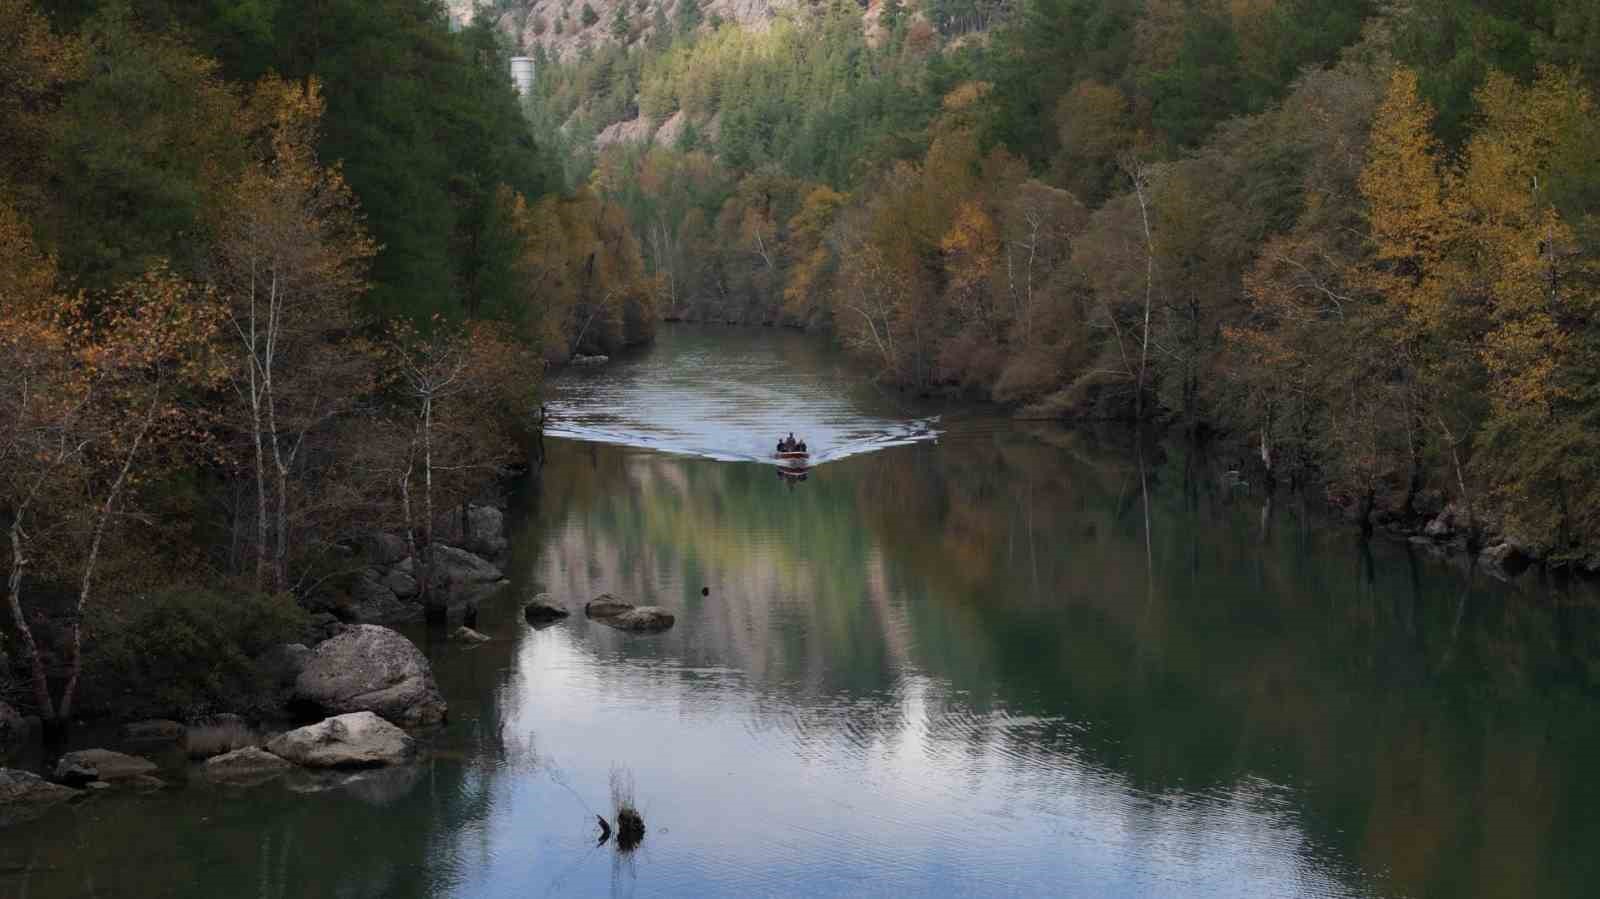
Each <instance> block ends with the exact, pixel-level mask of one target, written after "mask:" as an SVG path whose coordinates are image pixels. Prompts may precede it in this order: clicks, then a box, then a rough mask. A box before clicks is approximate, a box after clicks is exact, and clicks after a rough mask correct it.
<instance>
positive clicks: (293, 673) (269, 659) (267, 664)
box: [256, 643, 311, 687]
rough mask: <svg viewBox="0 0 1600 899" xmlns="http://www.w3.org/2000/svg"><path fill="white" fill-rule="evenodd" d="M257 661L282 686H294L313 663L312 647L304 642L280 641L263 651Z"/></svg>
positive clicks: (274, 681)
mask: <svg viewBox="0 0 1600 899" xmlns="http://www.w3.org/2000/svg"><path fill="white" fill-rule="evenodd" d="M256 663H257V664H258V665H260V666H261V670H262V671H263V672H265V673H266V674H267V676H269V677H271V678H272V681H273V683H275V684H277V685H279V686H281V687H292V686H293V685H294V682H295V680H296V679H298V678H299V677H300V672H302V671H304V670H306V665H308V664H310V663H311V647H309V646H307V645H305V644H304V643H279V644H278V645H277V646H273V647H271V648H269V649H268V650H267V651H266V652H264V653H262V654H261V656H260V658H258V659H256Z"/></svg>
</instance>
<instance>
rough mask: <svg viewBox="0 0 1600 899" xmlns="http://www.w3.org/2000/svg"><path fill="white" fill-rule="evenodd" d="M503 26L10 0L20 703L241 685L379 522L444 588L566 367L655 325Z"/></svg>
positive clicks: (3, 225)
mask: <svg viewBox="0 0 1600 899" xmlns="http://www.w3.org/2000/svg"><path fill="white" fill-rule="evenodd" d="M504 51H505V48H504V47H503V46H502V42H501V41H500V39H499V38H498V37H497V36H496V34H495V33H494V32H493V31H491V30H490V29H488V28H485V27H477V28H468V29H465V30H461V31H456V30H453V29H452V28H451V27H450V25H449V22H448V20H447V18H446V16H445V14H444V11H443V10H442V8H440V7H439V6H438V5H436V4H435V3H432V2H427V0H326V2H318V3H316V4H312V6H311V8H306V7H303V6H301V5H299V4H287V3H282V4H280V3H272V2H258V0H243V2H234V0H213V2H202V3H188V2H170V3H169V2H163V0H104V2H60V3H56V2H49V3H36V2H32V0H0V147H4V151H3V153H0V527H3V528H4V530H5V531H6V538H7V539H6V542H5V545H4V547H3V550H0V557H3V559H4V561H3V562H0V570H3V571H4V572H5V573H6V586H5V597H6V600H7V605H8V607H9V615H8V616H7V619H8V620H7V625H8V626H7V628H6V629H5V633H4V635H3V637H4V639H3V640H0V699H4V698H11V699H19V700H21V701H22V702H23V703H24V705H25V706H26V707H27V708H30V709H31V710H33V711H35V712H37V713H38V714H39V715H41V716H42V717H43V718H45V719H46V720H47V721H48V720H51V719H66V718H68V717H70V716H71V715H73V714H74V712H75V708H76V706H75V701H76V700H77V694H78V691H77V684H78V681H79V676H80V672H82V671H83V670H85V668H86V667H87V669H88V670H90V671H98V672H99V675H100V676H101V679H102V681H104V680H105V679H106V678H107V676H108V675H114V676H118V677H122V678H125V679H133V680H144V681H149V680H152V679H160V678H159V676H158V675H157V674H156V673H155V671H154V669H151V668H149V666H150V665H152V664H156V665H167V666H172V665H174V664H177V666H178V667H179V668H183V667H184V665H187V666H188V667H187V670H185V671H184V672H183V673H184V674H185V676H192V675H195V674H196V672H202V673H205V672H209V673H206V674H205V681H206V683H207V684H212V685H215V684H217V683H223V682H237V683H243V684H247V685H248V684H249V682H250V681H251V680H252V678H251V677H249V676H247V675H246V674H243V673H241V672H244V671H246V670H247V668H248V664H249V657H250V656H251V655H252V654H253V653H254V652H256V651H259V650H260V649H261V648H262V647H263V646H265V645H268V644H270V643H272V642H273V641H274V640H277V641H279V642H281V640H282V639H283V638H284V636H285V635H286V634H287V635H292V634H294V633H295V626H294V622H295V621H296V620H297V615H300V614H302V613H301V612H300V611H299V609H300V608H301V607H304V606H306V605H309V604H313V603H315V602H321V601H324V600H326V598H327V597H328V595H329V593H330V591H335V592H336V588H337V587H339V586H340V584H341V578H342V577H343V576H344V575H345V574H347V573H348V572H347V571H346V569H349V567H350V563H349V562H348V561H345V559H346V557H347V556H348V555H349V551H348V546H349V541H350V539H351V538H352V537H355V536H359V535H360V534H362V533H367V532H370V531H371V530H372V529H373V528H375V527H379V528H391V529H394V530H396V531H399V532H401V533H403V534H405V535H406V538H407V540H408V541H410V543H411V551H412V554H413V555H414V556H416V557H417V559H418V560H419V564H421V565H423V566H424V571H423V573H422V574H421V575H420V577H421V580H422V582H423V584H424V586H423V588H422V589H423V591H424V593H425V594H426V592H427V589H428V588H427V587H426V584H427V583H428V582H429V578H428V570H429V569H428V568H427V566H429V565H431V563H430V562H429V561H428V560H429V559H430V558H431V555H430V554H429V547H430V546H431V534H432V531H433V528H434V526H435V523H436V521H438V520H439V518H440V516H444V515H447V514H448V513H447V512H446V510H447V509H449V508H452V507H453V506H455V505H456V504H459V503H460V502H462V500H463V499H465V498H468V497H471V496H474V495H476V493H477V492H478V491H480V490H482V489H484V488H485V485H486V484H489V483H492V482H493V481H494V480H495V478H496V476H497V475H498V474H499V473H501V472H502V471H503V470H504V466H506V465H507V464H510V463H514V462H515V461H516V460H518V459H525V458H526V454H525V452H524V451H523V449H522V446H521V440H522V438H523V436H524V434H525V432H526V426H527V425H528V424H529V423H530V421H531V418H530V416H531V415H532V410H533V409H534V407H535V403H534V395H535V391H536V390H537V386H538V384H539V382H540V379H541V374H542V371H543V368H544V364H545V363H546V361H548V360H556V361H559V360H561V359H564V358H566V357H567V356H568V355H570V354H572V353H574V352H577V351H580V350H588V351H590V352H594V351H600V350H610V349H613V348H616V347H620V346H622V345H624V344H626V343H630V342H636V341H640V340H645V339H648V337H649V334H650V332H651V329H652V328H653V326H654V322H655V314H654V312H653V310H652V308H651V307H650V306H649V303H650V302H651V301H652V299H653V292H652V291H651V289H650V284H649V281H648V279H647V278H646V276H645V274H644V271H643V261H642V256H641V254H640V251H639V248H638V245H637V243H636V242H635V241H634V239H633V237H632V234H631V232H630V231H629V229H628V226H627V222H626V220H625V219H624V218H623V217H622V216H621V215H620V212H619V210H618V208H617V207H616V206H615V205H614V204H608V203H607V202H605V201H603V200H602V199H601V198H600V197H599V196H597V195H596V194H595V193H593V192H592V191H589V190H587V189H577V190H568V189H567V188H566V186H565V182H564V177H563V174H562V170H561V166H560V164H559V162H558V160H557V158H556V157H555V156H554V155H553V150H552V147H551V143H550V142H549V141H548V140H545V139H542V138H541V137H540V136H539V135H538V134H537V133H536V132H535V131H534V130H533V129H532V128H531V127H530V125H529V124H528V122H527V120H526V119H525V118H524V116H523V113H522V111H521V109H520V108H519V105H518V99H517V95H516V94H515V92H514V91H513V89H512V87H511V85H510V82H509V79H508V77H507V64H506V53H505V52H504ZM110 584H115V585H116V586H115V590H114V591H113V590H111V589H109V588H108V585H110ZM239 596H242V597H244V598H242V599H240V598H235V597H239ZM296 601H298V603H297V602H296ZM141 622H142V624H141ZM141 628H143V629H141ZM286 628H287V631H286V630H285V629H286ZM91 634H97V635H98V637H97V638H96V639H93V640H91V639H89V637H88V636H87V635H91ZM86 654H87V656H86ZM86 658H87V661H86ZM173 659H187V660H188V661H186V662H183V663H182V664H178V663H174V662H173V661H172V660H173ZM13 663H14V664H15V665H16V668H15V669H13V667H12V666H13ZM163 670H166V669H163ZM14 671H15V672H16V673H18V674H20V679H19V681H18V682H17V685H16V688H15V695H13V693H12V691H11V690H10V689H8V684H10V683H11V675H12V674H13V672H14ZM255 680H257V681H259V679H258V678H257V679H255ZM208 690H209V691H210V694H209V695H208V694H207V691H208ZM216 692H217V689H213V688H212V687H204V688H202V689H200V690H199V691H198V692H197V693H196V694H195V695H193V696H191V697H189V699H190V700H192V702H193V703H195V704H196V705H197V706H199V707H204V706H205V705H206V703H207V702H216V701H222V698H221V697H219V696H217V695H215V694H216ZM228 701H229V702H232V703H237V702H238V701H239V697H238V696H237V695H235V696H233V697H231V699H229V700H228ZM173 711H175V712H176V711H182V709H174V710H173Z"/></svg>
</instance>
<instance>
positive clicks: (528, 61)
mask: <svg viewBox="0 0 1600 899" xmlns="http://www.w3.org/2000/svg"><path fill="white" fill-rule="evenodd" d="M511 82H512V83H513V84H515V85H516V86H517V93H519V94H521V95H522V96H524V97H526V96H527V95H528V94H530V93H532V92H533V57H531V56H513V57H511Z"/></svg>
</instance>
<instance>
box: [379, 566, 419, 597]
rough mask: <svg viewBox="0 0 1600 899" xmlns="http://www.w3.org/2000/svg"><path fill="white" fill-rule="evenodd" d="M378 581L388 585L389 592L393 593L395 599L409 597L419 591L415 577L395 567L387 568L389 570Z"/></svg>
mask: <svg viewBox="0 0 1600 899" xmlns="http://www.w3.org/2000/svg"><path fill="white" fill-rule="evenodd" d="M380 583H382V584H383V586H385V587H388V588H389V592H391V593H393V594H394V595H395V598H397V599H410V598H412V597H413V596H416V595H417V593H418V592H419V590H418V589H417V581H416V578H413V577H412V576H411V575H409V574H406V573H405V572H403V571H400V570H399V569H395V568H391V569H389V572H388V573H387V574H385V575H384V576H383V578H382V580H381V581H380Z"/></svg>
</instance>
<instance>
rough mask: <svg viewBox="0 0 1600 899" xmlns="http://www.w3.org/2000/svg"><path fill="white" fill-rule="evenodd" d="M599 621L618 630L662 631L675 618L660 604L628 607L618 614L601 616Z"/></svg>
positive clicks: (672, 622) (671, 623)
mask: <svg viewBox="0 0 1600 899" xmlns="http://www.w3.org/2000/svg"><path fill="white" fill-rule="evenodd" d="M599 621H600V623H601V624H607V625H610V626H611V627H614V628H617V629H618V630H624V631H639V632H641V633H650V632H654V631H664V630H666V629H667V628H669V627H672V625H673V624H674V623H676V621H677V619H676V618H674V617H673V615H672V613H671V612H668V611H667V610H666V609H663V608H661V607H660V606H639V607H638V608H636V609H629V610H628V611H626V612H623V613H621V614H620V615H611V616H609V617H605V618H601V619H599Z"/></svg>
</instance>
